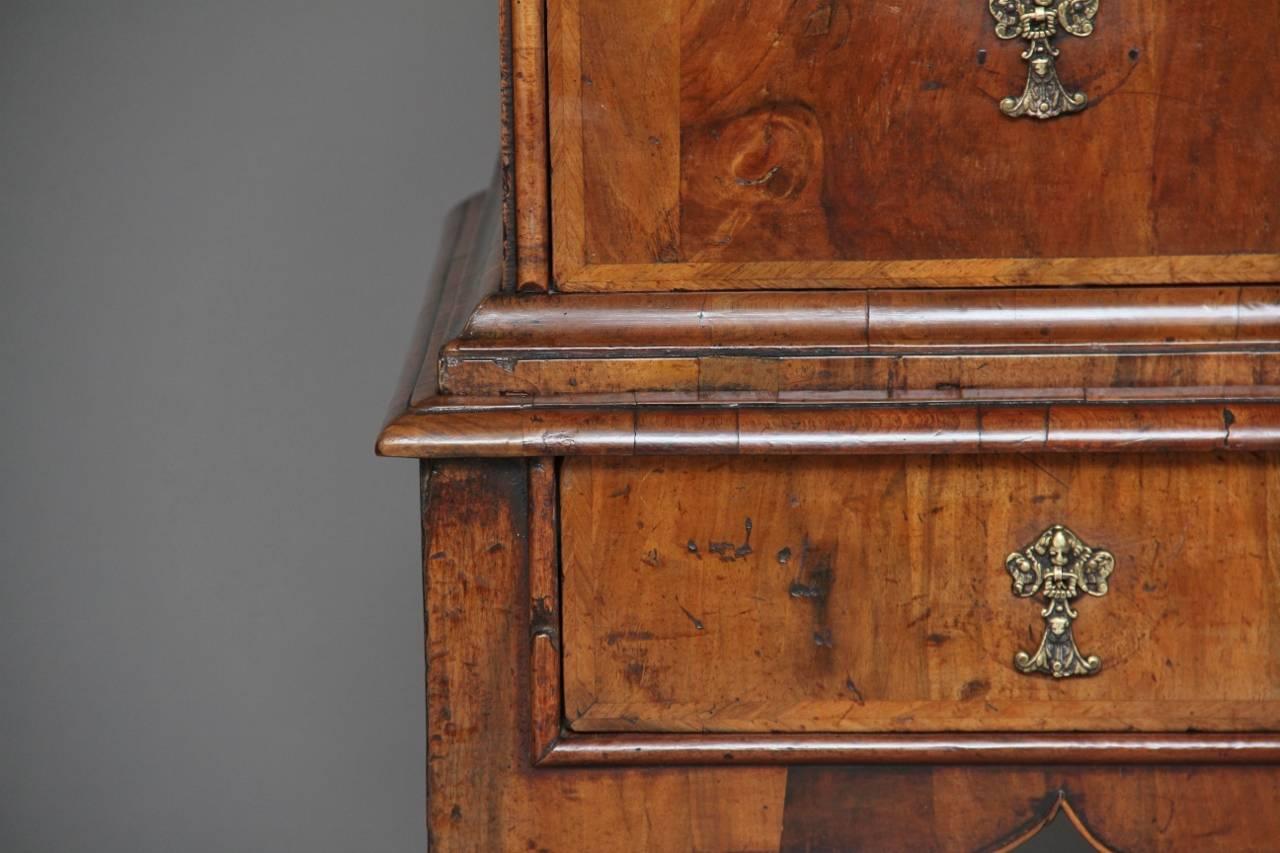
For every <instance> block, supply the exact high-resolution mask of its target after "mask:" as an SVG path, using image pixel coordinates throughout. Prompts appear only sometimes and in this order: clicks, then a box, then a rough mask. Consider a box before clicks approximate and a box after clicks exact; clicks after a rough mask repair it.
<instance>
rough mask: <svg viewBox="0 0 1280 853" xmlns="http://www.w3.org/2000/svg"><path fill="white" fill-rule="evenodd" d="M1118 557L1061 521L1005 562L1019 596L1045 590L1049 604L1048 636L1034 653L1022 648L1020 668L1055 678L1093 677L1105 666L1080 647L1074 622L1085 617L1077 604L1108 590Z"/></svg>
mask: <svg viewBox="0 0 1280 853" xmlns="http://www.w3.org/2000/svg"><path fill="white" fill-rule="evenodd" d="M1115 566H1116V558H1115V557H1113V556H1112V555H1111V553H1110V552H1109V551H1095V550H1094V549H1093V548H1090V547H1089V546H1088V545H1086V544H1084V542H1082V541H1081V540H1080V537H1079V536H1076V535H1075V534H1074V533H1072V532H1071V531H1070V530H1068V529H1067V528H1065V527H1063V526H1062V525H1061V524H1055V525H1054V526H1053V527H1050V528H1049V529H1048V530H1046V531H1045V532H1044V533H1041V534H1040V538H1039V539H1037V540H1036V541H1035V542H1033V543H1031V544H1030V545H1028V546H1027V547H1026V548H1025V549H1023V550H1022V551H1021V552H1014V553H1012V554H1010V555H1009V557H1008V559H1006V560H1005V561H1004V567H1005V569H1006V570H1008V572H1009V575H1010V576H1011V577H1012V578H1013V592H1014V595H1018V596H1021V597H1022V598H1030V597H1031V596H1033V595H1035V594H1036V593H1040V595H1041V596H1043V598H1044V601H1045V605H1046V606H1045V608H1044V610H1043V611H1041V613H1040V615H1041V616H1043V617H1044V622H1045V632H1044V639H1042V640H1041V641H1040V648H1039V649H1038V650H1037V651H1036V653H1035V654H1034V655H1030V654H1027V653H1026V652H1018V653H1017V654H1016V655H1015V656H1014V658H1013V665H1014V666H1015V667H1017V668H1018V670H1019V671H1020V672H1025V673H1028V674H1030V673H1036V672H1039V673H1043V674H1045V675H1052V676H1053V677H1054V678H1069V677H1070V676H1073V675H1093V674H1094V673H1096V672H1097V671H1098V670H1099V669H1101V668H1102V660H1101V659H1100V658H1099V657H1098V656H1097V655H1089V656H1087V657H1086V656H1085V655H1083V654H1081V652H1080V649H1079V648H1077V647H1076V641H1075V637H1073V636H1072V632H1071V625H1072V622H1074V621H1075V619H1076V617H1077V616H1079V614H1078V613H1076V612H1075V611H1074V610H1072V609H1071V602H1072V601H1073V600H1075V599H1076V598H1079V597H1080V596H1082V595H1085V594H1088V595H1094V596H1103V595H1106V594H1107V578H1109V577H1111V572H1112V571H1113V570H1114V569H1115Z"/></svg>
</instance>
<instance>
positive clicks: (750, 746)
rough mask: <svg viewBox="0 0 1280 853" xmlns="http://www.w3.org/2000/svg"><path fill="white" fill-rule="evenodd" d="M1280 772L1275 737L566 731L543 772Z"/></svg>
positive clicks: (547, 755)
mask: <svg viewBox="0 0 1280 853" xmlns="http://www.w3.org/2000/svg"><path fill="white" fill-rule="evenodd" d="M1277 763H1280V736H1277V735H1274V734H1255V733H1245V734H1212V733H1197V734H1125V733H1120V734H1099V733H1096V732H1077V733H1072V734H1061V733H1047V734H1035V733H1033V734H1009V733H995V734H984V733H981V732H949V733H946V734H937V735H920V734H902V733H899V734H858V733H838V734H777V733H763V732H757V733H751V734H737V735H733V734H689V733H683V734H656V733H644V732H641V733H626V732H623V733H610V734H600V733H596V734H583V733H575V732H565V733H564V734H563V735H562V736H561V737H559V738H558V739H557V740H556V741H555V742H554V743H552V744H551V748H550V749H549V750H548V751H547V752H545V753H544V754H543V755H542V756H541V758H540V759H539V761H538V765H539V766H541V767H594V768H610V767H613V768H625V767H690V766H708V767H715V766H737V767H777V766H782V767H793V766H806V765H807V766H818V765H823V766H826V765H831V766H848V765H860V766H880V765H884V766H915V765H925V766H928V765H940V764H941V765H966V766H969V765H973V766H992V765H994V766H1034V767H1046V766H1055V765H1063V764H1082V765H1091V766H1092V765H1117V766H1125V767H1135V766H1148V765H1175V764H1176V765H1184V766H1202V765H1203V766H1225V765H1258V764H1277Z"/></svg>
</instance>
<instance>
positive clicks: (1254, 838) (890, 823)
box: [780, 768, 1280, 853]
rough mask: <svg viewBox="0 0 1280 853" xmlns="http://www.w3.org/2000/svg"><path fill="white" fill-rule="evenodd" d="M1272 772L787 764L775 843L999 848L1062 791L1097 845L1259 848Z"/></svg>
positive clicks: (1046, 814)
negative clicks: (800, 767)
mask: <svg viewBox="0 0 1280 853" xmlns="http://www.w3.org/2000/svg"><path fill="white" fill-rule="evenodd" d="M1277 779H1280V777H1277V775H1276V774H1275V772H1274V771H1273V770H1266V769H1248V770H1246V769H1243V768H1241V769H1237V770H1230V771H1227V770H1207V769H1206V770H1198V771H1188V770H1181V769H1163V770H1149V771H1146V770H1144V771H1140V772H1138V771H1132V770H1122V769H1117V770H1079V769H1067V768H1064V769H1061V770H1026V771H1007V770H999V771H997V770H983V769H972V768H965V769H956V768H935V769H902V770H890V771H866V770H858V769H853V768H848V769H813V770H795V771H792V773H791V774H790V775H789V778H788V784H787V808H786V820H785V821H784V827H783V835H782V841H781V845H780V848H781V850H783V851H809V850H875V851H877V853H879V851H884V853H894V851H904V853H907V852H908V851H909V853H916V851H954V850H966V851H967V850H973V851H978V850H982V851H1002V850H1010V849H1013V848H1014V847H1015V846H1016V845H1017V844H1018V843H1019V842H1021V841H1024V840H1026V839H1027V838H1028V837H1029V836H1030V835H1032V834H1034V832H1035V831H1036V830H1037V829H1038V828H1039V827H1040V826H1042V825H1043V824H1044V823H1045V822H1046V821H1047V820H1048V819H1049V818H1050V817H1051V816H1052V815H1053V813H1054V811H1055V810H1056V809H1058V808H1059V807H1060V804H1061V803H1062V802H1063V801H1065V802H1067V803H1069V804H1070V805H1071V810H1072V812H1073V816H1074V817H1075V819H1076V820H1077V821H1079V823H1080V825H1081V828H1082V830H1083V831H1084V833H1085V837H1086V838H1088V839H1091V840H1092V842H1093V843H1094V844H1096V845H1098V846H1099V849H1104V850H1125V851H1135V853H1137V851H1208V850H1214V851H1242V853H1243V851H1252V853H1262V851H1269V850H1273V849H1275V834H1276V832H1277V831H1278V830H1280V818H1277V817H1276V816H1275V815H1274V810H1273V809H1272V808H1271V807H1270V805H1269V803H1271V802H1273V801H1274V798H1275V797H1276V796H1277V795H1280V790H1277ZM993 814H999V815H1000V816H1001V817H1000V819H999V820H997V821H992V820H991V817H992V815H993Z"/></svg>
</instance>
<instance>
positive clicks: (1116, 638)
mask: <svg viewBox="0 0 1280 853" xmlns="http://www.w3.org/2000/svg"><path fill="white" fill-rule="evenodd" d="M1276 463H1277V459H1276V457H1274V456H1271V455H1255V454H1213V453H1199V454H1185V455H1168V454H1131V455H1118V454H1117V455H1052V456H1038V457H1033V456H1021V455H1009V456H985V457H983V456H950V457H942V456H939V457H924V456H920V457H858V458H853V457H847V458H841V457H830V458H815V457H800V458H735V459H721V458H710V459H707V458H700V459H682V458H662V459H643V458H642V459H602V458H594V459H592V458H577V459H568V460H565V461H564V463H563V466H562V469H561V485H560V511H561V549H562V590H563V596H562V631H563V663H564V712H565V717H566V719H567V722H568V724H569V726H570V728H571V729H572V730H574V731H578V732H628V731H654V732H850V733H853V732H857V733H866V732H916V733H927V732H946V731H971V732H1001V731H1004V732H1009V731H1019V732H1044V731H1081V732H1084V731H1093V732H1123V731H1136V732H1143V731H1148V732H1180V731H1188V730H1199V731H1206V732H1248V731H1275V730H1277V728H1278V727H1280V600H1278V597H1280V592H1277V589H1278V585H1277V581H1280V571H1278V569H1280V548H1278V547H1277V545H1276V533H1277V529H1280V517H1278V516H1277V507H1278V506H1280V493H1277V491H1276V488H1277V486H1278V485H1280V480H1278V479H1277V474H1278V473H1280V472H1277V465H1276ZM1055 525H1063V526H1065V528H1067V530H1065V531H1062V532H1060V533H1056V534H1055V532H1054V531H1055V529H1056V528H1055ZM1073 534H1074V537H1078V541H1079V543H1081V547H1083V546H1090V547H1091V548H1092V549H1093V550H1092V551H1088V552H1086V551H1082V550H1079V549H1078V548H1077V549H1076V550H1074V551H1072V550H1070V548H1067V547H1064V546H1068V545H1072V544H1073V543H1075V541H1076V540H1075V539H1072V538H1070V537H1071V536H1072V535H1073ZM1037 543H1038V544H1039V550H1037ZM1059 552H1061V553H1059ZM1019 554H1020V555H1023V556H1022V558H1021V559H1017V558H1016V556H1017V555H1019ZM1055 556H1058V557H1059V559H1058V561H1057V564H1056V568H1057V570H1058V572H1059V574H1058V575H1057V578H1058V580H1057V581H1055V580H1054V577H1055V575H1054V572H1055V560H1054V558H1055ZM1033 563H1034V564H1035V565H1037V566H1039V574H1038V575H1037V576H1036V577H1035V578H1034V580H1032V579H1029V578H1028V577H1027V571H1028V565H1030V564H1033ZM1032 574H1033V575H1034V574H1035V571H1034V569H1033V570H1032ZM1067 574H1075V575H1077V576H1078V578H1079V581H1078V583H1077V584H1076V585H1075V586H1074V587H1071V589H1070V593H1071V594H1068V593H1062V594H1060V595H1058V597H1057V598H1055V597H1054V595H1053V594H1052V593H1051V590H1058V591H1060V592H1061V591H1062V590H1065V589H1067V587H1068V586H1069V584H1066V583H1065V582H1063V581H1062V578H1063V577H1065V575H1067ZM1015 580H1020V581H1021V582H1022V586H1021V587H1019V588H1018V589H1017V590H1015ZM1018 592H1021V593H1022V595H1019V594H1017V593H1018ZM1055 602H1056V604H1055ZM1055 607H1056V608H1057V609H1055ZM1062 607H1065V608H1066V611H1067V613H1066V614H1064V613H1063V612H1062V609H1061V608H1062ZM1042 643H1043V644H1044V645H1043V646H1042ZM1072 643H1073V644H1074V645H1070V644H1072ZM1042 649H1047V652H1046V654H1045V655H1042V656H1041V659H1040V661H1039V663H1040V664H1041V665H1040V666H1036V665H1035V659H1036V656H1037V652H1040V651H1041V650H1042ZM1076 649H1078V651H1079V653H1080V654H1079V657H1078V658H1072V657H1071V654H1070V653H1071V652H1072V651H1073V650H1076ZM1020 653H1021V654H1022V655H1023V656H1020ZM1094 658H1096V666H1095V664H1094ZM1054 660H1057V661H1059V662H1060V665H1061V667H1065V669H1063V670H1062V671H1060V672H1059V673H1058V675H1059V676H1067V677H1054V675H1053V661H1054ZM1020 664H1021V665H1020ZM1095 669H1096V672H1093V670H1095ZM1024 670H1030V671H1024ZM1068 670H1069V671H1068Z"/></svg>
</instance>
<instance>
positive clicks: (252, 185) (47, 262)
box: [0, 0, 498, 853]
mask: <svg viewBox="0 0 1280 853" xmlns="http://www.w3.org/2000/svg"><path fill="white" fill-rule="evenodd" d="M496 9H497V3H496V2H493V0H484V1H483V2H480V0H477V2H463V0H359V2H357V0H0V478H2V479H0V849H3V850H4V851H6V853H20V852H21V851H90V850H93V851H131V852H132V853H141V851H292V850H299V851H301V850H306V851H412V850H422V849H423V847H424V846H425V839H426V832H425V830H424V828H423V796H424V794H423V787H424V782H423V772H424V771H423V765H424V758H423V756H424V745H423V733H422V729H423V689H422V670H423V664H422V645H421V643H422V633H421V632H422V625H421V618H422V617H421V593H420V583H421V582H420V577H419V570H418V526H417V524H418V522H417V511H416V502H417V498H416V469H415V466H414V465H413V464H412V463H406V462H393V461H388V460H377V459H375V458H374V457H373V455H372V447H373V439H374V437H375V434H376V432H377V428H378V426H379V423H380V420H381V417H382V414H383V412H384V410H385V407H386V404H387V402H388V401H389V399H390V395H391V391H392V390H393V387H394V385H395V381H396V378H397V376H398V373H399V369H400V363H401V358H402V356H403V354H404V353H405V352H406V351H407V349H408V345H409V339H410V337H411V335H412V331H413V322H414V319H415V314H416V312H417V309H418V305H419V304H420V298H421V295H422V293H423V290H424V284H425V279H426V276H427V273H428V272H429V270H430V266H431V262H432V260H433V256H434V254H435V250H436V245H437V238H438V236H439V226H440V225H441V223H442V220H443V215H444V213H445V211H446V209H447V207H448V206H449V205H450V204H451V203H452V202H454V201H456V200H458V199H459V198H461V197H462V196H464V195H466V194H467V193H470V192H472V191H474V190H477V189H481V188H483V187H484V186H485V185H486V184H487V182H488V179H489V177H490V174H491V170H492V168H493V163H494V160H495V158H496V156H497V128H498V94H497V93H498V74H497V67H498V65H497V35H496V34H497V20H496V19H497V13H496Z"/></svg>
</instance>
